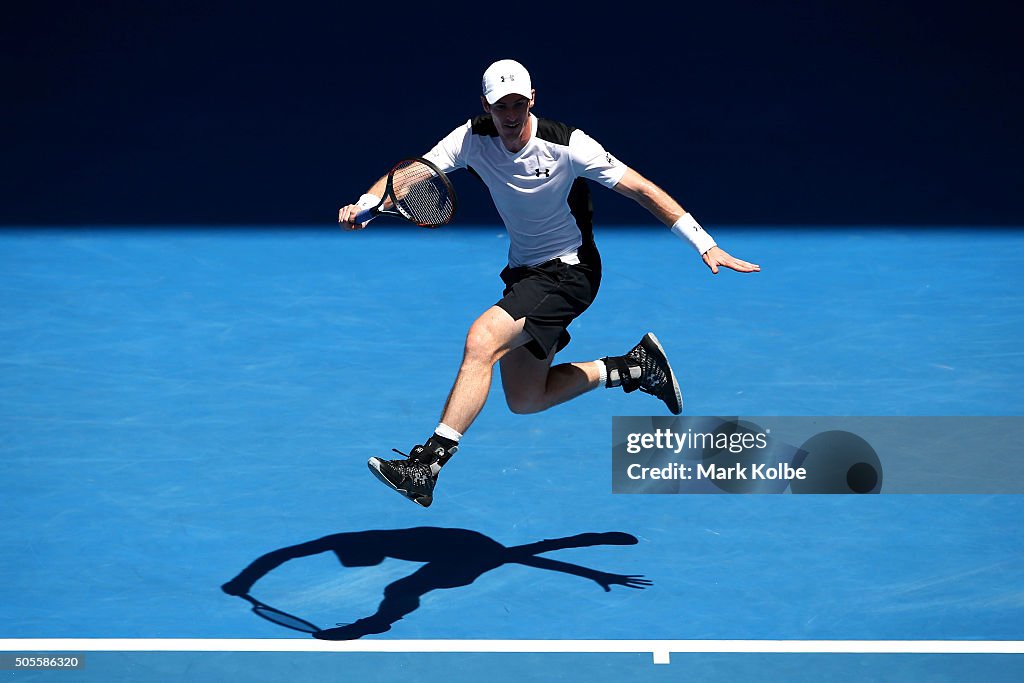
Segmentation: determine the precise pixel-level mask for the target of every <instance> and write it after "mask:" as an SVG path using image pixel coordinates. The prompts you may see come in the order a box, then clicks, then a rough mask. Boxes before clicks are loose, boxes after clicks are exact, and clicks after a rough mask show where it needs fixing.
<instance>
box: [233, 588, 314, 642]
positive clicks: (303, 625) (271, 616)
mask: <svg viewBox="0 0 1024 683" xmlns="http://www.w3.org/2000/svg"><path fill="white" fill-rule="evenodd" d="M239 597H240V598H244V599H245V600H248V601H249V602H250V603H251V604H252V611H253V613H254V614H256V616H258V617H260V618H262V619H266V620H267V621H271V622H273V623H275V624H277V625H278V626H284V627H285V628H288V629H291V630H293V631H301V632H303V633H318V632H320V631H321V630H323V629H321V628H320V627H319V626H317V625H316V624H313V623H310V622H308V621H306V620H305V619H300V618H299V617H297V616H295V615H294V614H288V613H287V612H282V611H281V610H279V609H277V608H275V607H271V606H270V605H268V604H266V603H263V602H260V601H259V600H257V599H256V598H254V597H252V596H251V595H249V594H248V593H246V594H244V595H240V596H239Z"/></svg>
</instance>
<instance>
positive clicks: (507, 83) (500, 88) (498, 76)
mask: <svg viewBox="0 0 1024 683" xmlns="http://www.w3.org/2000/svg"><path fill="white" fill-rule="evenodd" d="M483 90H484V99H486V100H487V104H494V103H495V102H497V101H498V100H500V99H501V98H502V97H504V96H505V95H510V94H512V93H515V94H516V95H522V96H523V97H527V98H529V97H532V96H533V94H532V90H533V88H532V86H531V85H530V72H529V71H527V70H526V67H524V66H523V65H522V64H520V63H519V62H517V61H515V60H513V59H501V60H498V61H497V62H495V63H494V64H491V65H490V66H489V67H487V71H484V82H483Z"/></svg>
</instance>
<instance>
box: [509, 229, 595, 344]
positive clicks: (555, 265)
mask: <svg viewBox="0 0 1024 683" xmlns="http://www.w3.org/2000/svg"><path fill="white" fill-rule="evenodd" d="M579 255H580V260H581V262H580V263H579V264H578V265H569V264H567V263H563V262H562V261H559V260H558V259H553V260H551V261H547V262H545V263H542V264H540V265H539V266H519V267H516V268H512V267H510V266H506V267H505V269H504V270H503V271H501V279H502V281H503V282H504V283H505V291H504V292H503V297H502V299H501V300H500V301H498V303H497V304H495V305H496V306H500V307H501V308H502V309H504V310H505V312H507V313H508V314H509V315H510V316H512V318H513V319H514V320H520V319H522V318H526V328H525V329H526V333H527V334H529V335H530V337H531V340H530V341H529V342H528V343H527V344H526V348H527V349H528V350H529V351H530V353H532V354H533V355H534V356H536V357H537V358H538V359H540V360H544V359H545V358H547V357H548V355H550V353H551V351H552V349H554V350H556V351H561V350H562V349H564V348H565V346H566V344H568V343H569V338H570V337H569V332H568V331H566V328H567V327H568V326H569V323H571V322H572V321H573V320H575V319H576V317H577V316H578V315H580V314H581V313H583V311H585V310H587V308H589V307H590V304H591V303H593V301H594V297H596V296H597V290H598V288H599V287H600V286H601V259H600V257H599V256H598V255H597V250H596V249H592V250H586V249H581V250H580V252H579Z"/></svg>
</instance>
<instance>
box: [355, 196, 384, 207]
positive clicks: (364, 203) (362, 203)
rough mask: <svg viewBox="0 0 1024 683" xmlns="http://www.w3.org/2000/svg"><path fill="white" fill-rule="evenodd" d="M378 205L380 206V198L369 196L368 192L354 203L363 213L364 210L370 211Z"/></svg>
mask: <svg viewBox="0 0 1024 683" xmlns="http://www.w3.org/2000/svg"><path fill="white" fill-rule="evenodd" d="M378 204H380V197H378V196H377V195H375V194H370V193H369V192H367V193H366V194H364V195H363V196H362V197H360V198H359V201H357V202H356V206H358V207H359V210H360V211H365V210H366V209H372V208H373V207H375V206H377V205H378Z"/></svg>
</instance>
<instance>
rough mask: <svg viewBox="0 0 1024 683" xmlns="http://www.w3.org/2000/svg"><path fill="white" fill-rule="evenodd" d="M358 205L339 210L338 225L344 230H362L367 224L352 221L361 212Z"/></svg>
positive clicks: (350, 205)
mask: <svg viewBox="0 0 1024 683" xmlns="http://www.w3.org/2000/svg"><path fill="white" fill-rule="evenodd" d="M361 210H362V209H360V208H359V207H358V206H357V205H355V204H349V205H348V206H343V207H341V208H340V209H338V225H340V226H341V229H342V230H362V229H363V228H365V227H366V223H353V222H352V219H354V218H355V217H356V215H357V214H358V213H359V212H360V211H361Z"/></svg>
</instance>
